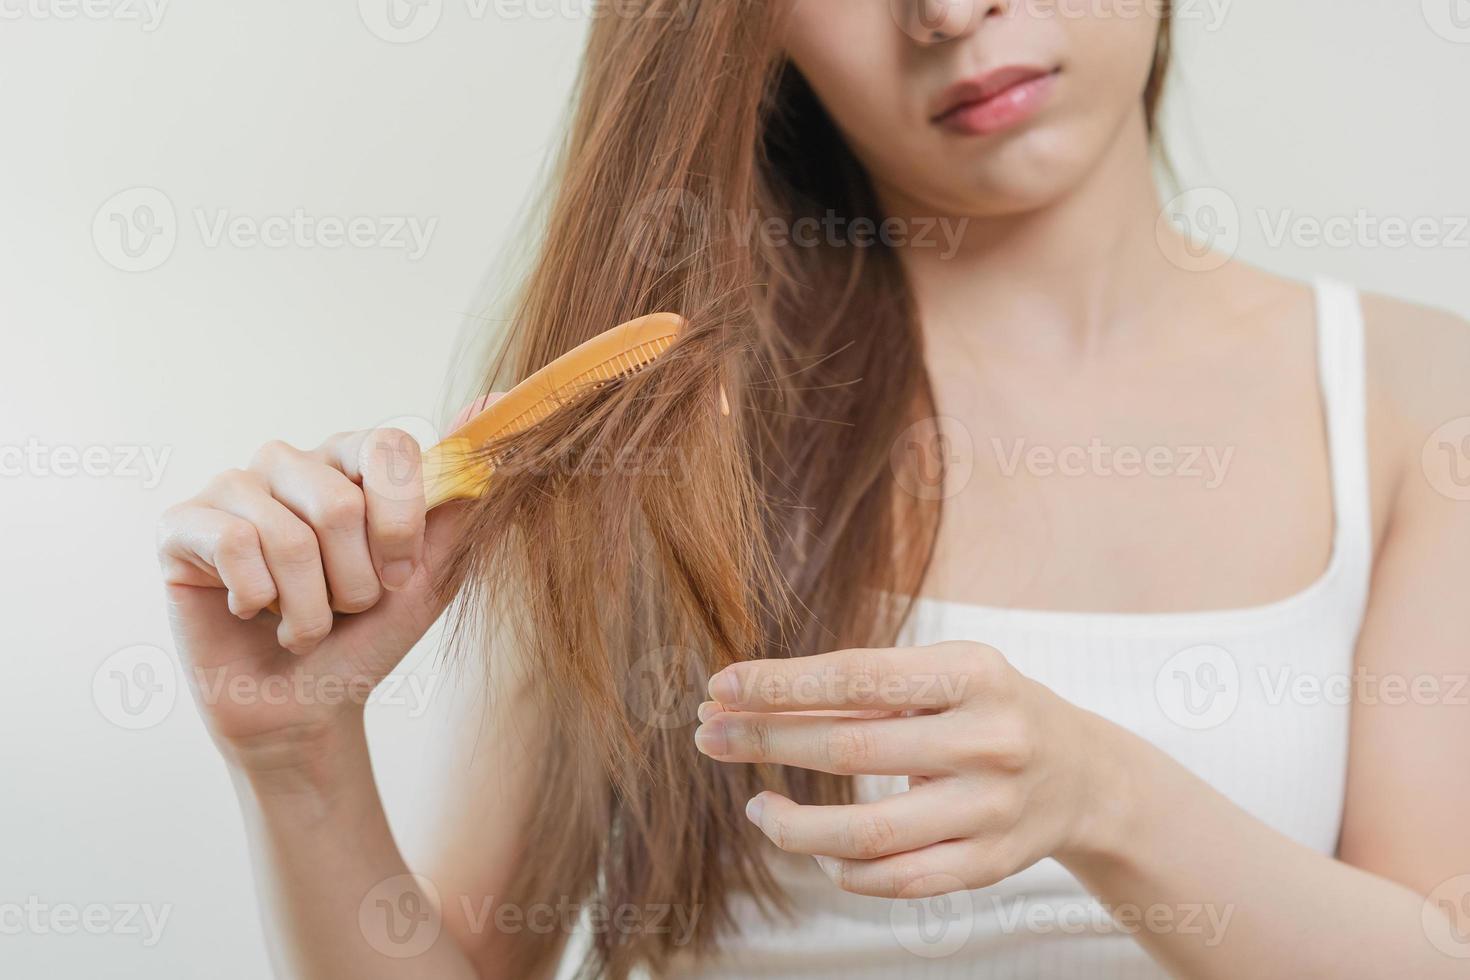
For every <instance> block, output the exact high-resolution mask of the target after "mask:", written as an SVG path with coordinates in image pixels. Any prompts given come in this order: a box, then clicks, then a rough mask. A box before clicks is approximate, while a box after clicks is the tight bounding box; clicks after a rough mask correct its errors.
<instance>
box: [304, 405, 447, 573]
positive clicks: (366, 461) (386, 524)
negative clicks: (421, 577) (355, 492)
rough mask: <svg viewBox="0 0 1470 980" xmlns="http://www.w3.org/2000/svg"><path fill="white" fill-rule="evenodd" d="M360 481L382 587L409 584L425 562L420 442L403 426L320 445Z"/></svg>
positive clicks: (372, 431)
mask: <svg viewBox="0 0 1470 980" xmlns="http://www.w3.org/2000/svg"><path fill="white" fill-rule="evenodd" d="M321 451H322V452H324V453H325V454H326V455H327V456H328V458H329V459H330V461H331V462H332V463H333V464H334V465H336V466H337V467H338V468H339V469H341V470H342V472H343V473H345V474H346V475H347V476H348V478H350V479H352V480H353V481H354V482H357V483H360V484H361V485H362V492H363V498H364V503H365V505H366V516H367V539H368V548H369V550H370V551H371V552H372V557H373V565H374V567H375V568H376V569H377V571H378V578H379V580H380V581H381V582H382V583H383V587H384V588H386V589H388V590H390V591H396V590H398V589H402V588H404V587H406V586H407V585H408V582H409V580H410V579H412V578H413V576H414V573H415V571H417V569H418V567H419V564H420V563H421V562H422V560H423V544H424V514H425V502H424V477H423V462H422V459H421V453H420V451H419V444H418V443H417V442H415V441H414V438H413V437H412V436H410V435H409V434H408V433H407V432H404V431H403V430H402V429H372V430H369V431H367V432H358V433H352V434H350V435H347V436H339V437H334V438H333V439H330V440H328V441H327V443H325V444H324V445H323V446H322V449H321Z"/></svg>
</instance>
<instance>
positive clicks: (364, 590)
mask: <svg viewBox="0 0 1470 980" xmlns="http://www.w3.org/2000/svg"><path fill="white" fill-rule="evenodd" d="M332 596H333V599H334V600H335V601H336V605H337V608H339V609H340V610H341V611H342V612H345V613H360V612H365V611H367V610H369V609H371V608H373V606H375V605H377V604H378V600H379V599H380V598H382V596H383V590H382V588H381V587H380V586H379V585H378V581H377V579H376V578H374V579H373V580H372V581H371V582H368V583H365V584H363V585H359V586H354V587H353V588H350V589H346V590H344V591H343V592H341V593H340V594H339V593H336V592H334V593H333V594H332Z"/></svg>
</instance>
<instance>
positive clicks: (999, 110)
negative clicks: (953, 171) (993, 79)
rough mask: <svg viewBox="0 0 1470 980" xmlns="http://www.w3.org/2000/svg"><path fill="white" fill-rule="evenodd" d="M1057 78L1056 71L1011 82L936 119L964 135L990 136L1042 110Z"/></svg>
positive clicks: (945, 126) (944, 126) (945, 127)
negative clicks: (986, 96) (1002, 89)
mask: <svg viewBox="0 0 1470 980" xmlns="http://www.w3.org/2000/svg"><path fill="white" fill-rule="evenodd" d="M1056 79H1057V76H1056V73H1055V72H1053V73H1051V74H1049V75H1041V76H1040V77H1038V78H1033V79H1031V80H1030V81H1026V82H1021V83H1020V84H1019V85H1012V86H1011V87H1010V88H1008V89H1006V90H1005V91H1004V92H1000V93H998V94H996V95H992V96H991V97H990V98H988V99H986V100H984V101H983V102H971V103H970V104H969V105H963V106H960V107H959V108H958V109H955V110H953V111H951V112H948V113H945V114H944V115H943V116H941V117H940V118H939V119H938V120H936V123H937V125H939V126H940V127H942V128H944V129H947V130H949V131H950V132H952V133H958V134H960V135H962V136H989V135H991V134H992V133H999V132H1003V131H1004V130H1007V129H1010V128H1011V127H1013V126H1019V125H1020V124H1021V123H1023V122H1025V121H1026V120H1027V119H1030V118H1031V117H1032V116H1034V115H1036V113H1038V112H1040V111H1041V107H1042V106H1043V105H1044V104H1045V103H1046V99H1047V96H1049V95H1050V94H1051V90H1052V86H1053V85H1055V84H1056Z"/></svg>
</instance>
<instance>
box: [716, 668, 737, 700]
mask: <svg viewBox="0 0 1470 980" xmlns="http://www.w3.org/2000/svg"><path fill="white" fill-rule="evenodd" d="M739 693H740V685H739V684H738V683H736V680H735V671H734V670H733V669H732V668H730V667H726V668H725V669H724V670H722V671H720V672H719V673H718V674H716V675H715V676H713V677H711V678H710V679H709V696H710V697H711V698H712V699H713V700H715V701H718V702H719V703H720V704H731V703H733V702H735V701H736V700H738V695H739Z"/></svg>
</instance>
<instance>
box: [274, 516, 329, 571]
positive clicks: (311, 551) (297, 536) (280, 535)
mask: <svg viewBox="0 0 1470 980" xmlns="http://www.w3.org/2000/svg"><path fill="white" fill-rule="evenodd" d="M271 544H272V546H273V550H274V551H275V552H276V557H277V559H278V560H280V561H283V562H285V563H286V564H288V565H293V566H300V565H313V564H315V563H316V562H317V561H318V560H319V559H320V554H319V552H318V551H317V542H316V535H315V534H312V533H311V529H310V528H308V527H306V526H305V525H304V524H302V525H295V526H291V527H286V528H282V529H280V530H278V531H276V532H275V534H274V535H273V536H272V541H271Z"/></svg>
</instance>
